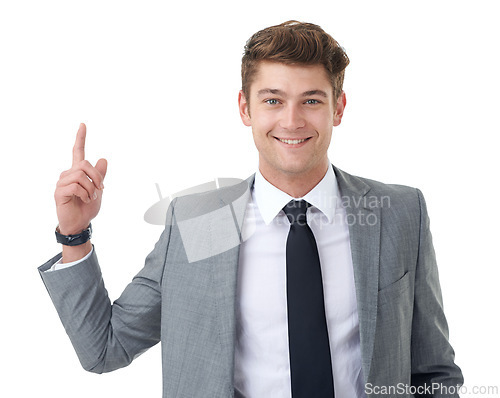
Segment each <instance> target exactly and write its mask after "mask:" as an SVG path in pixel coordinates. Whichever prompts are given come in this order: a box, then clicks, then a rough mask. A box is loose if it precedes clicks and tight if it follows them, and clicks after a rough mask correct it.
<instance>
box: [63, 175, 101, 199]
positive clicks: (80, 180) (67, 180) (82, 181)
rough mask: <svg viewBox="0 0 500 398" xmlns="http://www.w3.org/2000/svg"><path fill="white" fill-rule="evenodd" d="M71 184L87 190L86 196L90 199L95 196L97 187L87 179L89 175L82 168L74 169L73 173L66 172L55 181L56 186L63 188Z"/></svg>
mask: <svg viewBox="0 0 500 398" xmlns="http://www.w3.org/2000/svg"><path fill="white" fill-rule="evenodd" d="M72 184H78V185H80V186H81V187H82V188H83V189H84V190H85V191H86V192H87V196H88V197H89V198H90V199H95V198H97V192H96V191H97V188H96V186H95V185H94V183H93V182H92V181H90V180H89V177H88V176H87V174H86V173H85V172H84V171H83V170H76V171H74V172H73V173H71V174H68V175H67V176H66V177H64V178H61V179H60V180H59V181H58V182H57V188H58V189H60V188H64V187H66V186H68V185H72Z"/></svg>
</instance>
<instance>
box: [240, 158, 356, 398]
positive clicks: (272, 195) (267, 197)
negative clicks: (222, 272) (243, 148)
mask: <svg viewBox="0 0 500 398" xmlns="http://www.w3.org/2000/svg"><path fill="white" fill-rule="evenodd" d="M292 199H294V198H292V197H291V196H289V195H288V194H286V193H284V192H282V191H280V190H279V189H278V188H276V187H274V186H273V185H271V184H270V183H269V182H268V181H266V180H265V178H264V177H263V176H262V174H260V172H257V173H256V175H255V182H254V185H253V188H252V200H251V201H249V203H248V205H247V212H246V214H245V219H244V224H243V231H242V235H243V239H244V242H243V243H242V245H241V248H240V255H239V269H238V287H237V298H238V301H237V310H236V317H237V319H236V320H237V330H236V346H235V375H234V377H235V380H234V382H235V388H236V390H237V391H239V392H240V393H241V394H242V395H243V396H244V397H248V398H254V397H255V398H260V397H272V398H274V397H276V398H278V397H279V398H282V397H283V398H285V397H287V398H288V397H291V380H290V361H289V351H288V322H287V298H286V240H287V237H288V231H289V229H290V223H289V221H288V219H287V217H286V215H285V213H284V212H283V211H282V208H283V207H284V206H285V205H286V204H287V203H288V202H289V201H290V200H292ZM297 199H304V200H306V201H307V202H309V203H310V204H311V205H312V206H311V207H310V208H309V209H308V211H307V223H308V224H309V226H310V228H311V230H312V231H313V234H314V236H315V238H316V242H317V246H318V251H319V258H320V263H321V272H322V278H323V290H324V297H325V311H326V322H327V326H328V334H329V340H330V351H331V357H332V369H333V376H334V386H335V397H336V398H353V397H360V398H361V397H365V394H364V384H363V377H362V374H361V349H360V340H359V321H358V311H357V304H356V293H355V287H354V273H353V265H352V258H351V248H350V243H349V230H348V225H347V223H346V213H345V210H344V209H343V208H342V205H341V199H340V195H339V190H338V187H337V181H336V178H335V173H334V172H333V169H332V167H329V168H328V171H327V173H326V174H325V176H324V178H323V179H322V180H321V181H320V182H319V183H318V185H316V187H314V188H313V189H312V190H311V191H310V192H309V193H308V194H306V195H305V196H304V197H303V198H297Z"/></svg>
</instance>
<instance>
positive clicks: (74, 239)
mask: <svg viewBox="0 0 500 398" xmlns="http://www.w3.org/2000/svg"><path fill="white" fill-rule="evenodd" d="M91 237H92V224H89V226H88V227H87V229H84V230H83V231H82V232H80V233H79V234H76V235H62V234H61V233H59V226H57V228H56V239H57V242H59V243H61V244H63V245H66V246H78V245H83V244H84V243H85V242H87V241H88V240H89V239H90V238H91Z"/></svg>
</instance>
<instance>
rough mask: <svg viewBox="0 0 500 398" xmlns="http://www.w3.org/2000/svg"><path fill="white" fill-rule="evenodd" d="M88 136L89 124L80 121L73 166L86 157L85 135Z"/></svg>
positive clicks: (74, 147)
mask: <svg viewBox="0 0 500 398" xmlns="http://www.w3.org/2000/svg"><path fill="white" fill-rule="evenodd" d="M86 136H87V126H85V124H84V123H80V127H79V128H78V132H77V133H76V141H75V145H74V146H73V166H74V165H76V164H77V163H79V162H81V161H82V160H84V159H85V137H86Z"/></svg>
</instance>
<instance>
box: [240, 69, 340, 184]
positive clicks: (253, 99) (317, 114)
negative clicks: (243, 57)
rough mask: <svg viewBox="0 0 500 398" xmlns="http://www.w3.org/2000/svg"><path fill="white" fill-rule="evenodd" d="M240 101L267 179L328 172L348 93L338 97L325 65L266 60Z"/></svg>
mask: <svg viewBox="0 0 500 398" xmlns="http://www.w3.org/2000/svg"><path fill="white" fill-rule="evenodd" d="M238 102H239V108H240V116H241V118H242V120H243V123H244V124H245V125H246V126H251V127H252V133H253V138H254V141H255V145H256V147H257V150H258V151H259V169H260V171H261V173H262V175H264V177H266V178H267V179H268V180H269V179H272V178H280V177H285V178H289V177H304V176H313V175H319V174H322V175H324V173H325V172H326V169H327V167H328V155H327V150H328V146H329V145H330V140H331V137H332V128H333V126H337V125H339V124H340V121H341V119H342V114H343V110H344V107H345V95H344V93H342V95H341V96H340V98H339V100H338V101H335V98H334V96H333V88H332V85H331V83H330V81H329V79H328V77H327V74H326V71H325V69H324V67H323V66H322V65H307V66H304V65H285V64H282V63H277V62H268V61H261V62H260V63H259V65H258V69H257V73H256V75H255V77H254V80H253V82H252V84H251V86H250V98H248V99H247V98H245V96H244V94H243V92H241V91H240V94H239V99H238Z"/></svg>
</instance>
